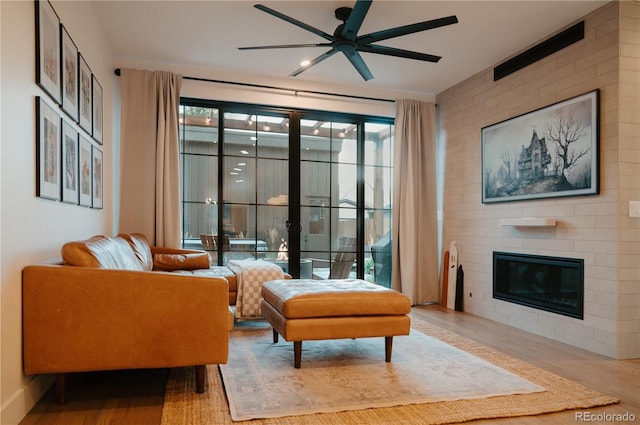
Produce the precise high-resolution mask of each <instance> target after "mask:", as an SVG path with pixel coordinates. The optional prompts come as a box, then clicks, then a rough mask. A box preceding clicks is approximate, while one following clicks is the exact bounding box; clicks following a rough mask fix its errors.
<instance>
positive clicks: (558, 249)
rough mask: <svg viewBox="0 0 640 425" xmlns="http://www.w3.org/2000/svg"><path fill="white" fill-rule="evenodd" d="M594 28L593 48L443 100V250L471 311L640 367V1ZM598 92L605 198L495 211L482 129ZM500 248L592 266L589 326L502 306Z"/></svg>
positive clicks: (461, 89)
mask: <svg viewBox="0 0 640 425" xmlns="http://www.w3.org/2000/svg"><path fill="white" fill-rule="evenodd" d="M584 20H585V39H584V40H582V41H580V42H578V43H576V44H574V45H572V46H569V47H567V48H565V49H563V50H561V51H560V52H557V53H555V54H553V55H551V56H549V57H547V58H545V59H543V60H541V61H539V62H537V63H535V64H532V65H530V66H528V67H527V68H525V69H523V70H520V71H518V72H516V73H514V74H512V75H510V76H508V77H506V78H503V79H501V80H499V81H496V82H494V81H493V69H487V70H485V71H484V72H482V73H480V74H477V75H475V76H473V77H471V78H469V79H468V80H466V81H464V82H462V83H460V84H458V85H457V86H455V87H452V88H451V89H449V90H447V91H445V92H443V93H441V94H440V95H438V97H437V104H438V120H439V128H440V133H439V134H438V140H437V143H438V146H437V150H436V151H437V154H438V164H439V166H438V170H437V176H438V179H439V180H440V181H441V182H443V185H444V192H443V196H442V204H441V205H440V206H439V209H441V210H442V211H443V220H442V221H441V224H442V238H443V240H442V246H443V248H442V249H443V250H444V249H448V246H449V243H450V241H451V240H456V241H457V243H458V250H459V257H460V263H461V264H462V265H463V267H464V270H465V295H466V297H465V300H464V305H465V311H468V312H470V313H472V314H476V315H479V316H483V317H487V318H489V319H492V320H495V321H498V322H501V323H506V324H509V325H511V326H515V327H518V328H520V329H524V330H527V331H530V332H533V333H536V334H539V335H543V336H546V337H549V338H553V339H557V340H559V341H562V342H566V343H569V344H572V345H575V346H578V347H582V348H584V349H587V350H590V351H594V352H597V353H600V354H603V355H606V356H610V357H614V358H638V357H640V242H639V236H640V219H638V218H630V217H628V201H629V200H640V142H639V140H640V139H639V138H640V87H639V86H640V84H639V81H640V2H628V1H623V2H619V3H618V2H612V3H609V4H607V5H605V6H604V7H602V8H600V9H598V10H597V11H595V12H593V13H592V14H590V15H588V16H586V17H585V18H584ZM527 47H529V46H527ZM527 47H525V49H526V48H527ZM523 50H524V49H523ZM505 59H507V58H505ZM594 89H599V90H600V111H601V114H600V194H599V195H596V196H587V197H565V198H554V199H546V200H539V201H536V200H533V201H520V202H509V203H500V204H487V205H483V204H482V202H481V179H482V176H481V172H480V169H481V129H482V127H484V126H487V125H491V124H494V123H497V122H500V121H503V120H505V119H508V118H512V117H514V116H517V115H520V114H523V113H526V112H529V111H532V110H535V109H538V108H541V107H545V106H547V105H550V104H553V103H556V102H559V101H562V100H565V99H568V98H571V97H574V96H577V95H580V94H583V93H586V92H589V91H591V90H594ZM513 217H549V218H555V219H556V220H557V226H556V227H555V228H515V227H509V226H501V225H500V219H501V218H513ZM493 251H508V252H521V253H531V254H538V255H552V256H561V257H572V258H582V259H584V262H585V317H584V320H578V319H573V318H569V317H564V316H561V315H557V314H553V313H549V312H545V311H541V310H535V309H532V308H529V307H524V306H519V305H516V304H511V303H507V302H504V301H499V300H495V299H493V297H492V252H493ZM469 293H472V294H473V296H469Z"/></svg>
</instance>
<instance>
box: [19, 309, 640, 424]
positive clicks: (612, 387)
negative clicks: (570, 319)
mask: <svg viewBox="0 0 640 425" xmlns="http://www.w3.org/2000/svg"><path fill="white" fill-rule="evenodd" d="M413 314H414V315H416V317H419V318H421V319H424V320H426V321H429V322H430V323H432V324H434V325H436V326H439V327H441V328H444V329H447V330H450V331H452V332H455V333H457V334H459V335H462V336H465V337H467V338H469V339H472V340H474V341H477V342H479V343H481V344H484V345H486V346H489V347H492V348H495V349H497V350H500V351H502V352H504V353H506V354H509V355H511V356H513V357H516V358H518V359H521V360H523V361H525V362H528V363H530V364H532V365H535V366H537V367H540V368H542V369H545V370H548V371H550V372H553V373H555V374H557V375H560V376H563V377H565V378H568V379H571V380H573V381H575V382H579V383H581V384H583V385H585V386H588V387H590V388H592V389H594V390H596V391H600V392H603V393H606V394H608V395H610V396H614V397H617V398H619V399H620V400H621V402H620V403H619V404H616V405H612V406H605V407H601V408H594V409H588V410H587V411H584V412H575V411H570V412H561V413H553V414H547V415H540V416H531V417H519V418H511V419H498V420H496V419H494V420H484V421H476V422H474V423H477V424H489V423H491V424H493V423H496V424H509V425H510V424H513V425H515V424H525V425H527V424H552V425H553V424H558V425H564V424H574V423H579V422H580V421H579V420H576V413H578V414H583V417H584V416H585V415H586V414H593V415H605V414H606V415H615V414H629V415H635V422H636V423H640V360H613V359H609V358H607V357H603V356H599V355H597V354H593V353H589V352H587V351H584V350H581V349H578V348H575V347H571V346H569V345H565V344H562V343H558V342H556V341H552V340H550V339H547V338H542V337H539V336H536V335H533V334H530V333H527V332H524V331H520V330H518V329H514V328H511V327H509V326H505V325H501V324H499V323H496V322H492V321H490V320H486V319H482V318H479V317H476V316H473V315H470V314H467V313H460V312H454V311H451V310H446V309H443V308H442V307H440V306H438V305H432V306H420V307H414V308H413ZM167 377H168V370H166V369H161V370H135V371H115V372H95V373H79V374H71V375H69V377H68V379H67V400H68V401H67V403H66V404H65V405H64V406H59V405H58V404H56V402H55V395H54V393H53V390H49V391H48V392H47V393H46V394H45V395H44V396H43V397H42V399H41V400H40V401H39V402H38V403H37V404H36V405H35V406H34V407H33V409H32V410H31V412H29V414H28V415H27V416H26V417H25V418H24V419H23V420H22V421H21V422H20V425H88V424H91V425H93V424H112V425H156V424H159V423H160V418H161V414H162V402H163V395H164V387H165V383H166V380H167ZM214 390H215V391H221V390H220V389H214ZM605 419H606V418H605ZM584 422H588V423H590V424H594V423H603V424H604V423H613V421H611V420H604V421H593V420H590V421H584ZM203 425H204V424H203ZM207 425H209V424H207ZM211 425H213V424H211Z"/></svg>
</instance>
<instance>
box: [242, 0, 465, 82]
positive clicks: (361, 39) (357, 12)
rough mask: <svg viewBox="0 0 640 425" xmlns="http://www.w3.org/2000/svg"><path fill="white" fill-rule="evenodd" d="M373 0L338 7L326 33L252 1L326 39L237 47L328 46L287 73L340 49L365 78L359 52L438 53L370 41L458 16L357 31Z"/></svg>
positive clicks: (432, 57)
mask: <svg viewBox="0 0 640 425" xmlns="http://www.w3.org/2000/svg"><path fill="white" fill-rule="evenodd" d="M372 1H373V0H357V1H356V4H355V5H354V6H353V8H350V7H339V8H337V9H336V10H335V16H336V19H338V20H340V21H342V24H340V25H338V27H337V28H336V29H335V31H334V32H333V35H332V34H327V33H326V32H324V31H321V30H319V29H317V28H314V27H312V26H311V25H308V24H305V23H304V22H301V21H298V20H297V19H294V18H291V17H290V16H287V15H285V14H283V13H280V12H278V11H276V10H273V9H271V8H269V7H267V6H264V5H262V4H256V5H255V6H254V7H255V8H256V9H259V10H262V11H263V12H266V13H268V14H270V15H273V16H275V17H276V18H280V19H282V20H284V21H287V22H289V23H291V24H293V25H296V26H298V27H300V28H302V29H305V30H307V31H310V32H312V33H314V34H316V35H318V36H320V37H322V38H324V39H325V40H328V42H325V43H315V44H281V45H274V46H254V47H239V49H240V50H259V49H288V48H299V47H329V48H330V49H329V50H328V51H327V52H325V53H323V54H322V55H320V56H318V57H317V58H315V59H313V60H312V61H310V62H309V63H308V64H306V65H303V66H301V67H300V68H298V69H296V70H295V71H293V72H292V73H291V74H290V75H289V76H290V77H295V76H296V75H299V74H301V73H302V72H304V71H305V70H307V69H309V68H311V67H312V66H314V65H317V64H318V63H320V62H322V61H323V60H325V59H327V58H329V57H331V56H333V55H334V54H336V53H338V52H342V53H343V54H344V55H345V56H346V58H347V59H348V60H349V62H351V64H352V65H353V66H354V67H355V69H356V70H357V71H358V72H359V73H360V75H361V76H362V78H364V80H365V81H368V80H370V79H372V78H373V74H372V73H371V71H370V70H369V68H368V67H367V65H366V64H365V62H364V60H363V59H362V56H361V55H360V52H367V53H375V54H379V55H386V56H396V57H400V58H407V59H415V60H421V61H427V62H438V61H439V60H440V59H441V57H440V56H435V55H429V54H426V53H419V52H413V51H410V50H403V49H397V48H395V47H387V46H380V45H377V44H372V43H375V42H378V41H382V40H388V39H390V38H394V37H400V36H402V35H407V34H413V33H416V32H420V31H426V30H430V29H434V28H439V27H443V26H446V25H451V24H455V23H457V22H458V18H457V17H456V16H455V15H454V16H447V17H444V18H439V19H433V20H430V21H424V22H418V23H416V24H412V25H404V26H401V27H396V28H389V29H386V30H382V31H376V32H372V33H370V34H365V35H358V31H359V30H360V26H362V22H363V21H364V18H365V17H366V16H367V12H368V11H369V7H371V3H372Z"/></svg>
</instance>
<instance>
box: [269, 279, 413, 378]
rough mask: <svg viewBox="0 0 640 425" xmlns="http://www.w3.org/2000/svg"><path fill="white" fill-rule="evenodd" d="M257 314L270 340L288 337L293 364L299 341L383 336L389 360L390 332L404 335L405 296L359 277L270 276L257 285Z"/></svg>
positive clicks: (408, 324) (297, 359) (406, 321)
mask: <svg viewBox="0 0 640 425" xmlns="http://www.w3.org/2000/svg"><path fill="white" fill-rule="evenodd" d="M262 297H263V301H262V314H263V316H264V317H265V318H266V319H267V320H268V321H269V323H270V324H271V326H273V340H274V342H277V341H278V335H282V337H283V338H284V339H285V341H293V347H294V366H295V367H296V368H299V367H300V361H301V353H302V341H305V340H307V341H309V340H323V339H342V338H366V337H384V338H385V361H387V362H390V361H391V348H392V343H393V337H394V336H395V335H408V334H409V329H410V327H411V320H410V319H409V316H408V314H409V312H410V311H411V303H410V301H409V298H407V297H406V296H404V295H402V294H401V293H399V292H398V291H395V290H393V289H388V288H385V287H382V286H380V285H376V284H374V283H370V282H366V281H364V280H360V279H345V280H331V279H330V280H312V279H284V280H272V281H270V282H267V283H265V284H264V286H263V287H262Z"/></svg>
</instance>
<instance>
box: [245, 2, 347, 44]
mask: <svg viewBox="0 0 640 425" xmlns="http://www.w3.org/2000/svg"><path fill="white" fill-rule="evenodd" d="M253 7H255V8H256V9H259V10H262V11H263V12H267V13H268V14H269V15H273V16H275V17H276V18H280V19H282V20H283V21H287V22H289V23H290V24H293V25H295V26H297V27H300V28H302V29H304V30H307V31H309V32H312V33H314V34H316V35H319V36H320V37H322V38H324V39H326V40H329V41H334V40H335V39H336V38H335V37H334V36H332V35H331V34H327V33H326V32H324V31H321V30H319V29H318V28H314V27H312V26H311V25H307V24H305V23H304V22H301V21H298V20H297V19H294V18H292V17H290V16H287V15H285V14H282V13H280V12H278V11H277V10H273V9H271V8H269V7H267V6H264V5H262V4H256V5H254V6H253Z"/></svg>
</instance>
